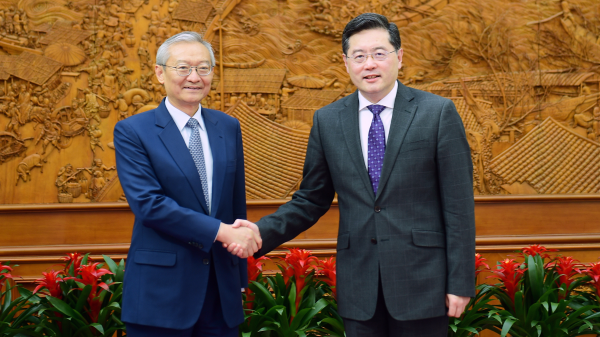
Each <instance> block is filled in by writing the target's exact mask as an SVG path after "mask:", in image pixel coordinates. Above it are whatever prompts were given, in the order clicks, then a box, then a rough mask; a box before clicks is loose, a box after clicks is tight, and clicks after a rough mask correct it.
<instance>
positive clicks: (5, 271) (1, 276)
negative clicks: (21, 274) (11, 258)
mask: <svg viewBox="0 0 600 337" xmlns="http://www.w3.org/2000/svg"><path fill="white" fill-rule="evenodd" d="M11 271H13V270H12V268H11V267H10V266H8V265H7V266H3V265H2V263H0V290H2V287H3V286H4V282H6V280H8V279H12V278H13V276H12V275H11V274H10V272H11Z"/></svg>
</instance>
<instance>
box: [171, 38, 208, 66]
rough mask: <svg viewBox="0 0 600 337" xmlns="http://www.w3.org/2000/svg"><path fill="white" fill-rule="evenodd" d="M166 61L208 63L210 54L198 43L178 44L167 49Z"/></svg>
mask: <svg viewBox="0 0 600 337" xmlns="http://www.w3.org/2000/svg"><path fill="white" fill-rule="evenodd" d="M168 61H171V62H210V52H209V51H208V48H206V46H204V45H203V44H202V43H200V42H179V43H175V44H173V45H171V46H170V47H169V60H168Z"/></svg>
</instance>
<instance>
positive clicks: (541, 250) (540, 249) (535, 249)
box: [519, 245, 558, 259]
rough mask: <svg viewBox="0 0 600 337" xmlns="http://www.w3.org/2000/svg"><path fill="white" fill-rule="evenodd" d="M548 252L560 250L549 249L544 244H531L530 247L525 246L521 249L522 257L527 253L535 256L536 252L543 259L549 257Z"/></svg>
mask: <svg viewBox="0 0 600 337" xmlns="http://www.w3.org/2000/svg"><path fill="white" fill-rule="evenodd" d="M546 252H558V249H548V248H546V247H544V246H540V245H531V246H529V247H525V248H523V249H522V250H521V253H520V254H519V255H520V256H521V257H525V255H531V256H535V255H536V254H537V255H539V256H541V257H542V259H547V258H548V259H549V258H550V255H548V254H547V253H546Z"/></svg>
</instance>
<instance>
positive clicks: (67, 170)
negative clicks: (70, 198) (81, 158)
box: [54, 164, 78, 193]
mask: <svg viewBox="0 0 600 337" xmlns="http://www.w3.org/2000/svg"><path fill="white" fill-rule="evenodd" d="M77 173H78V172H77V171H75V170H74V169H73V165H71V164H67V165H65V166H63V167H61V168H60V170H59V171H58V177H57V178H56V181H55V183H54V184H55V185H56V187H58V193H68V191H67V183H68V182H69V181H73V180H76V179H77Z"/></svg>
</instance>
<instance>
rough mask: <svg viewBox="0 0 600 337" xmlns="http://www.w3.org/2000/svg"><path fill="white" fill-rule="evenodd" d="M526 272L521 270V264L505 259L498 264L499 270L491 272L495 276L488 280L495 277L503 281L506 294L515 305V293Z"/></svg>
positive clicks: (523, 269)
mask: <svg viewBox="0 0 600 337" xmlns="http://www.w3.org/2000/svg"><path fill="white" fill-rule="evenodd" d="M525 270H526V268H521V264H520V263H519V262H517V261H515V260H514V259H505V260H504V261H501V262H499V263H498V269H496V270H491V272H492V273H493V274H494V275H492V276H488V277H487V278H490V277H494V278H497V279H499V280H500V281H502V283H504V289H505V292H506V294H507V295H508V296H509V297H510V299H511V300H512V302H513V303H515V293H516V292H517V288H518V287H519V281H520V280H521V278H522V277H523V273H524V272H525Z"/></svg>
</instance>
